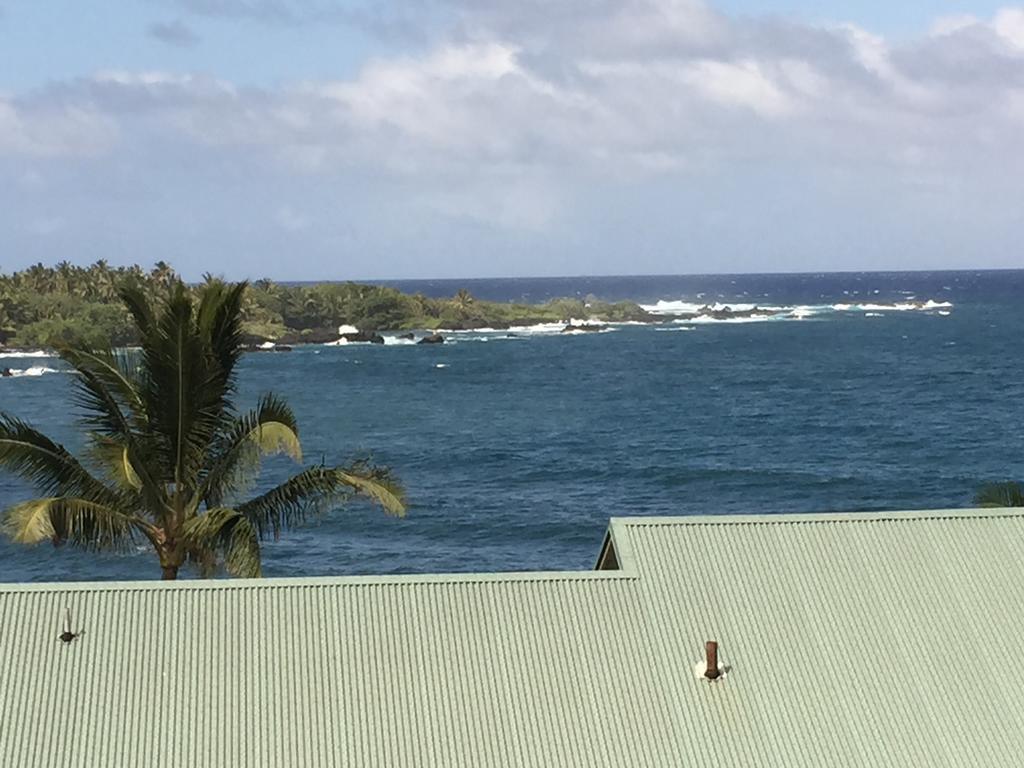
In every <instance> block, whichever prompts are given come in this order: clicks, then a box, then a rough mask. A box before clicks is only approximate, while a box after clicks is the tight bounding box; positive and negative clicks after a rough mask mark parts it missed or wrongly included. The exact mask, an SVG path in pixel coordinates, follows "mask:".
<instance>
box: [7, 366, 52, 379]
mask: <svg viewBox="0 0 1024 768" xmlns="http://www.w3.org/2000/svg"><path fill="white" fill-rule="evenodd" d="M47 373H60V371H58V370H57V369H56V368H47V367H45V366H42V365H33V366H32V367H31V368H24V369H20V368H13V369H11V376H13V377H15V378H20V377H22V376H43V375H45V374H47Z"/></svg>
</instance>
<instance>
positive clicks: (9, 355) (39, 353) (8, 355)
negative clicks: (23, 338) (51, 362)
mask: <svg viewBox="0 0 1024 768" xmlns="http://www.w3.org/2000/svg"><path fill="white" fill-rule="evenodd" d="M20 357H55V355H54V354H53V353H51V352H44V351H43V350H41V349H37V350H35V351H33V352H0V360H7V359H14V358H20Z"/></svg>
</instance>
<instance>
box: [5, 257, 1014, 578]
mask: <svg viewBox="0 0 1024 768" xmlns="http://www.w3.org/2000/svg"><path fill="white" fill-rule="evenodd" d="M463 282H465V281H455V282H454V283H446V282H439V283H433V284H428V283H417V284H410V283H405V284H402V287H403V288H412V289H413V290H423V291H425V292H432V293H439V294H450V293H452V292H453V290H454V288H453V286H454V287H458V285H461V284H462V283H463ZM471 289H472V290H473V291H474V292H475V293H477V294H478V295H481V296H485V297H488V298H497V299H513V298H514V299H519V298H521V297H523V296H526V297H527V298H530V299H532V300H543V299H544V298H546V297H547V296H550V295H566V294H574V293H579V294H580V295H585V294H587V293H594V294H596V295H598V296H601V297H602V298H634V299H638V300H641V301H643V302H647V303H651V304H653V303H654V302H656V301H657V300H659V299H660V300H663V301H671V302H692V303H698V304H699V303H703V302H715V301H718V302H722V303H730V304H731V305H733V306H735V305H736V304H738V303H757V304H760V305H761V306H765V305H768V306H778V307H780V313H779V315H778V316H776V317H774V318H771V319H767V320H764V321H759V322H749V323H730V322H718V323H705V324H670V325H668V326H665V327H661V326H659V327H646V326H624V327H619V328H616V329H610V330H608V332H604V333H598V334H586V335H582V334H581V335H565V334H559V333H550V332H546V331H547V329H528V330H523V331H516V332H515V336H514V337H513V338H506V336H507V334H506V332H497V333H475V334H458V335H455V336H453V337H452V338H453V339H454V341H455V342H456V343H453V344H447V345H444V346H439V347H435V346H431V347H427V346H408V345H399V344H394V345H387V346H384V347H377V346H361V345H359V346H356V345H352V346H347V347H316V348H304V349H298V350H296V351H294V352H291V353H287V354H260V355H250V356H248V357H247V358H246V359H245V361H244V364H243V368H242V384H243V386H242V393H241V400H242V402H243V403H245V404H251V403H252V402H253V401H254V400H255V398H256V396H257V395H258V393H260V392H262V391H265V390H268V389H273V390H275V391H277V392H279V393H281V394H283V395H285V396H287V397H288V398H289V399H290V401H291V402H292V404H293V406H294V407H295V409H296V411H297V413H298V415H299V418H300V425H301V427H302V438H303V443H304V446H305V449H306V454H307V459H308V460H310V461H319V460H320V458H321V457H323V458H324V459H325V460H326V461H328V462H339V461H343V460H344V459H345V458H346V457H349V456H355V455H363V454H365V453H368V452H372V454H373V457H374V458H375V459H376V460H378V461H381V462H385V463H388V464H390V465H391V466H393V467H394V468H395V469H396V471H397V472H398V473H399V474H400V476H401V477H402V479H403V480H404V482H405V484H406V486H407V488H408V492H409V496H410V499H411V501H412V504H413V507H412V509H411V511H410V514H409V516H408V517H407V518H406V519H402V520H395V519H390V518H385V517H384V516H383V515H382V514H380V513H378V512H377V511H376V510H374V509H372V508H367V507H363V506H361V505H354V506H351V507H349V508H348V509H345V510H341V511H339V512H337V513H336V514H334V515H331V516H329V517H328V518H326V519H324V520H323V521H321V522H320V523H318V524H313V525H310V526H308V527H306V528H304V529H302V530H299V531H293V532H291V533H290V534H289V535H288V536H286V537H285V538H283V539H282V540H281V541H280V542H269V543H267V545H266V548H265V571H266V573H267V574H268V575H315V574H347V573H393V572H410V571H490V570H506V569H564V568H589V567H591V566H592V565H593V561H594V559H595V557H596V555H597V550H598V547H599V545H600V541H601V536H602V533H603V530H604V528H605V526H606V525H607V521H608V518H609V517H611V516H616V515H673V514H720V513H739V512H743V513H752V512H756V513H767V514H770V513H786V512H811V511H843V510H879V509H905V508H938V507H957V506H967V505H969V504H970V501H971V497H972V495H973V493H974V491H975V490H976V488H977V487H978V486H979V485H980V484H982V483H984V482H986V481H989V480H1000V479H1006V478H1011V477H1013V478H1021V479H1024V430H1022V418H1024V375H1022V374H1024V355H1022V353H1024V350H1022V340H1024V312H1022V306H1021V298H1022V296H1024V272H1003V273H979V274H975V273H932V274H889V275H870V274H868V275H825V276H807V275H803V276H742V277H706V278H699V277H689V278H589V279H583V278H579V279H571V278H566V279H560V280H535V281H485V282H482V283H478V284H473V285H471ZM701 294H703V295H701ZM910 297H913V299H911V298H910ZM929 299H931V300H933V301H934V302H935V304H933V305H929V307H928V308H909V305H908V302H910V301H912V300H914V301H921V302H923V301H925V300H929ZM947 303H948V304H951V305H952V306H946V304H947ZM894 304H900V305H903V306H906V307H907V308H906V309H904V310H902V311H897V310H895V309H892V308H890V307H888V306H885V305H894ZM836 307H839V308H838V309H837V308H836ZM794 312H795V313H796V314H797V315H803V317H802V318H801V319H798V318H795V317H792V315H793V314H794ZM0 365H4V366H10V367H12V368H15V369H18V370H19V371H23V370H27V369H29V368H31V367H33V366H38V367H54V366H55V363H54V361H52V360H49V359H45V358H39V359H27V360H26V359H20V360H19V359H6V360H3V361H0ZM70 383H71V379H70V376H69V375H67V374H64V373H45V374H43V375H39V376H19V377H16V378H8V379H0V408H2V409H4V410H8V411H11V412H13V413H15V414H17V415H19V416H21V417H23V418H26V419H28V420H30V421H32V422H34V423H35V424H36V425H37V426H39V427H41V428H42V429H44V430H45V431H47V432H48V433H50V434H52V435H53V436H55V437H57V438H59V439H61V440H65V441H67V442H68V443H69V444H70V445H74V444H76V432H75V429H74V424H73V418H74V415H73V413H72V411H71V406H70V398H69V385H70ZM287 469H288V466H287V464H286V463H285V462H283V461H276V460H275V461H272V462H270V463H269V464H268V466H267V471H266V473H265V477H264V480H265V481H266V482H268V483H269V481H272V480H274V479H280V478H281V477H282V476H283V472H284V471H286V470H287ZM25 497H27V489H25V488H24V486H22V485H21V484H19V483H18V482H16V481H14V480H13V479H12V478H11V477H9V476H0V502H2V503H5V504H6V503H10V502H13V501H15V500H17V499H20V498H25ZM156 576H158V571H157V569H156V567H155V562H154V559H153V557H152V556H151V555H150V554H149V553H148V552H145V551H140V552H139V553H137V554H133V555H127V556H104V557H97V556H95V555H91V554H82V553H76V552H74V551H71V550H67V549H60V550H54V549H52V548H51V547H49V546H41V547H37V548H31V549H27V548H22V547H15V546H13V545H10V544H8V543H6V542H4V543H0V580H6V581H13V580H64V579H113V578H153V577H156Z"/></svg>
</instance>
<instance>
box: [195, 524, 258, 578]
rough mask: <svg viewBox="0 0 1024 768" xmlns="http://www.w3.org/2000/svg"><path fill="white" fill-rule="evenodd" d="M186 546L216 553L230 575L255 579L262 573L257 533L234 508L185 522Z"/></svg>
mask: <svg viewBox="0 0 1024 768" xmlns="http://www.w3.org/2000/svg"><path fill="white" fill-rule="evenodd" d="M184 536H185V543H186V546H187V547H189V548H191V549H193V550H194V551H197V552H212V551H218V552H220V553H221V554H222V556H223V558H224V568H225V570H227V572H228V573H229V574H231V575H232V576H240V577H242V578H259V576H260V575H261V574H262V565H261V558H260V540H259V534H258V531H257V530H256V527H255V526H254V525H253V523H252V522H251V521H250V520H249V519H248V518H247V517H245V515H243V514H241V513H240V512H239V511H237V510H234V509H227V508H224V507H218V508H216V509H212V510H209V511H208V512H206V513H205V514H202V515H198V516H197V517H194V518H192V519H191V520H189V522H188V523H186V525H185V529H184Z"/></svg>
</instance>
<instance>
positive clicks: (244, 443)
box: [200, 394, 302, 507]
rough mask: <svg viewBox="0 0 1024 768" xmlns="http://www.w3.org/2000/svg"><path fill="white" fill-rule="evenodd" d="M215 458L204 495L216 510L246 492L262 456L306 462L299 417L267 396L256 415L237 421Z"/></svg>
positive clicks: (279, 400)
mask: <svg viewBox="0 0 1024 768" xmlns="http://www.w3.org/2000/svg"><path fill="white" fill-rule="evenodd" d="M211 454H212V460H211V462H210V469H209V471H208V472H207V473H206V476H205V478H204V481H203V490H202V492H201V494H200V495H201V497H202V498H203V499H204V500H205V501H206V504H207V506H208V507H216V506H220V505H221V504H223V502H224V499H225V498H227V497H228V496H229V495H231V494H234V493H238V492H239V491H241V490H244V489H245V488H246V486H247V485H248V483H249V482H250V481H251V479H252V478H253V476H254V475H255V473H256V470H257V469H258V466H259V460H260V458H261V457H262V456H272V455H277V454H283V455H286V456H288V457H290V458H291V459H292V460H294V461H296V462H301V461H302V445H301V443H300V442H299V436H298V423H297V422H296V419H295V414H294V413H293V412H292V409H291V408H290V407H289V406H288V404H287V403H286V402H285V401H284V400H282V399H281V398H279V397H277V396H276V395H273V394H268V395H264V396H263V398H262V399H261V400H260V402H259V405H258V406H257V407H256V408H255V409H254V410H253V411H250V412H249V413H247V414H245V415H244V416H240V417H238V418H237V419H235V421H234V422H233V423H232V424H231V426H230V427H229V428H228V429H227V430H226V431H225V432H224V434H223V437H222V438H221V439H220V440H219V441H218V442H217V445H216V446H215V447H214V449H213V450H212V451H211Z"/></svg>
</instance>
